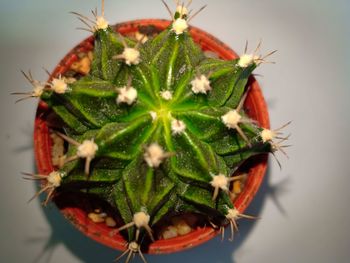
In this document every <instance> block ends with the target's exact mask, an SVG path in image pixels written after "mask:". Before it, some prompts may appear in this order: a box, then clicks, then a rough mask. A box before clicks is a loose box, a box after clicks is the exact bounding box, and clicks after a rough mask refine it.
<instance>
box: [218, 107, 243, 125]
mask: <svg viewBox="0 0 350 263" xmlns="http://www.w3.org/2000/svg"><path fill="white" fill-rule="evenodd" d="M241 119H242V116H241V115H240V114H239V113H238V112H237V111H236V110H231V111H229V112H228V113H226V114H225V115H223V116H221V120H222V122H223V123H224V124H225V125H226V126H227V127H228V128H230V129H235V128H236V127H237V125H238V123H239V122H240V121H241Z"/></svg>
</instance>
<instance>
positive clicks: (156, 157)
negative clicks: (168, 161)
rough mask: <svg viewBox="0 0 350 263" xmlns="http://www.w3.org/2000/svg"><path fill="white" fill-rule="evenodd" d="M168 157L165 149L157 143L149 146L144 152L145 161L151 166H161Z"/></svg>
mask: <svg viewBox="0 0 350 263" xmlns="http://www.w3.org/2000/svg"><path fill="white" fill-rule="evenodd" d="M165 157H166V154H165V153H164V150H163V149H162V147H160V146H159V145H158V144H157V143H153V144H151V145H150V146H148V147H147V149H146V152H145V154H144V158H145V161H146V162H147V164H148V166H149V167H155V168H157V167H159V165H160V164H161V163H162V161H163V159H164V158H165Z"/></svg>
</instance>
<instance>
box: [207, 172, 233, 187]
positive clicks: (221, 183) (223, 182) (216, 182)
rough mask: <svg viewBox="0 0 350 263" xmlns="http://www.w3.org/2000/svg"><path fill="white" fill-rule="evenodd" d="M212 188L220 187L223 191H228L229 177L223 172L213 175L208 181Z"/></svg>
mask: <svg viewBox="0 0 350 263" xmlns="http://www.w3.org/2000/svg"><path fill="white" fill-rule="evenodd" d="M210 184H211V186H212V187H214V188H220V189H222V190H224V191H228V184H229V178H227V176H225V175H223V174H218V175H215V176H213V180H212V181H211V182H210Z"/></svg>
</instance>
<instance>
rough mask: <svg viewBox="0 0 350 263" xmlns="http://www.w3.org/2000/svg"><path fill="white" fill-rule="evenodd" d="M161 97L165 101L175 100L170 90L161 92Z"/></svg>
mask: <svg viewBox="0 0 350 263" xmlns="http://www.w3.org/2000/svg"><path fill="white" fill-rule="evenodd" d="M160 96H161V97H162V98H163V99H165V100H171V99H172V98H173V93H172V92H171V91H170V90H165V91H161V92H160Z"/></svg>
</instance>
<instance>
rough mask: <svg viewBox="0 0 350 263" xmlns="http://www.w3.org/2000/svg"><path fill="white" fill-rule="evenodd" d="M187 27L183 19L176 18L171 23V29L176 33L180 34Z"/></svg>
mask: <svg viewBox="0 0 350 263" xmlns="http://www.w3.org/2000/svg"><path fill="white" fill-rule="evenodd" d="M187 28H188V23H187V21H186V20H185V19H182V18H178V19H176V20H175V21H174V23H173V31H174V32H175V34H176V35H181V34H183V32H185V31H186V30H187Z"/></svg>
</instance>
